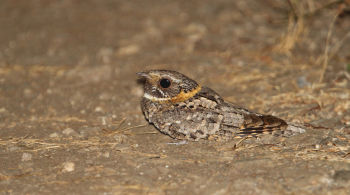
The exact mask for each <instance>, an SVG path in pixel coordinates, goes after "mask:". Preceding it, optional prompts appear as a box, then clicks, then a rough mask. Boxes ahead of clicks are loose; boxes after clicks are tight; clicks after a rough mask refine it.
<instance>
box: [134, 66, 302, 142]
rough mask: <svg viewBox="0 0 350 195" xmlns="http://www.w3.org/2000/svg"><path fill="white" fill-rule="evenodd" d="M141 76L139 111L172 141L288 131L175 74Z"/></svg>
mask: <svg viewBox="0 0 350 195" xmlns="http://www.w3.org/2000/svg"><path fill="white" fill-rule="evenodd" d="M142 74H143V75H144V76H143V77H146V81H145V95H144V98H143V99H142V101H141V107H142V111H143V113H144V114H145V117H146V119H147V120H148V121H149V122H150V123H152V124H154V126H155V127H156V128H157V129H159V131H161V132H162V133H165V134H167V135H169V136H171V137H173V138H176V139H190V140H198V139H207V138H209V137H211V136H214V137H217V136H219V137H225V138H233V137H246V136H248V137H256V136H258V135H261V134H266V133H271V134H285V132H286V131H291V130H290V129H291V128H288V124H287V123H286V122H285V121H284V120H282V119H279V118H277V117H274V116H271V115H262V114H258V113H255V112H251V111H249V110H247V109H244V108H241V107H239V106H236V105H233V104H231V103H228V102H226V101H224V100H223V98H221V97H220V96H219V95H218V94H217V93H216V92H215V91H213V90H212V89H210V88H208V87H201V86H200V85H199V84H197V83H196V82H195V81H194V80H192V79H189V78H188V77H186V76H184V75H182V74H180V73H178V72H175V71H166V70H154V71H149V72H146V73H142ZM164 78H166V79H168V80H171V83H172V84H171V86H170V87H168V88H166V89H164V88H162V87H161V86H160V85H159V80H161V79H164ZM148 80H150V82H149V81H148ZM157 80H158V81H157ZM146 94H147V95H146ZM293 127H294V126H293ZM296 128H297V127H295V128H294V129H293V128H292V131H293V130H295V129H296ZM295 131H296V132H298V131H301V130H300V129H297V130H295Z"/></svg>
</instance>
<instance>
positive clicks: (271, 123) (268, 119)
mask: <svg viewBox="0 0 350 195" xmlns="http://www.w3.org/2000/svg"><path fill="white" fill-rule="evenodd" d="M287 126H288V125H287V123H286V122H285V121H284V120H282V119H280V118H277V117H275V116H271V115H259V114H255V113H251V114H245V115H244V121H243V124H242V125H241V127H240V129H239V131H238V132H237V134H236V135H237V136H240V137H244V136H256V135H258V134H275V133H276V134H277V133H283V132H284V131H285V130H286V128H287Z"/></svg>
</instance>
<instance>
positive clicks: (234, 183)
mask: <svg viewBox="0 0 350 195" xmlns="http://www.w3.org/2000/svg"><path fill="white" fill-rule="evenodd" d="M289 2H290V3H291V4H288V1H279V0H264V1H263V0H260V1H259V0H237V1H229V0H219V1H211V0H204V1H203V0H201V1H200V0H198V1H165V0H163V1H160V0H159V1H156V0H150V1H143V0H139V1H121V0H120V1H117V0H106V1H97V0H84V1H79V0H76V1H72V0H60V1H58V0H57V1H54V0H53V1H46V0H32V1H13V0H2V1H1V2H0V28H1V29H0V193H1V194H53V193H54V194H134V193H135V194H136V193H140V194H349V193H350V143H349V138H350V100H349V99H350V52H349V51H350V14H349V12H350V11H349V1H343V3H339V1H337V2H338V3H332V1H331V0H322V1H316V0H307V1H296V0H295V1H294V0H291V1H289ZM298 2H299V3H298ZM340 2H341V1H340ZM156 68H161V69H172V70H177V71H180V72H182V73H185V74H187V75H188V76H190V77H192V78H194V79H195V80H197V81H199V82H200V83H202V84H203V85H207V86H210V87H211V88H213V89H214V90H216V91H217V92H219V93H220V94H221V95H222V96H223V97H225V98H226V99H227V100H229V101H231V102H234V103H236V104H240V105H242V106H245V107H247V108H249V109H251V110H254V111H257V112H261V113H267V114H273V115H276V116H279V117H281V118H283V119H285V120H287V121H294V122H298V123H305V124H306V125H307V126H308V129H307V132H306V133H305V134H301V135H297V136H293V137H290V138H284V137H271V136H265V137H261V138H259V139H247V140H245V141H243V142H242V143H241V145H239V146H238V147H236V148H234V147H233V146H234V144H235V143H236V142H237V141H238V140H232V141H226V142H224V141H221V142H220V141H213V140H211V141H208V140H201V141H199V142H179V141H178V140H173V139H171V138H169V137H168V136H166V135H163V134H161V133H159V132H158V131H157V130H156V129H155V128H154V127H153V126H151V125H148V124H147V122H146V121H145V119H144V117H143V115H142V113H141V110H140V105H139V104H140V98H141V96H142V88H141V86H140V85H139V84H138V83H137V82H136V80H137V76H136V74H135V73H136V72H139V71H142V70H148V69H156Z"/></svg>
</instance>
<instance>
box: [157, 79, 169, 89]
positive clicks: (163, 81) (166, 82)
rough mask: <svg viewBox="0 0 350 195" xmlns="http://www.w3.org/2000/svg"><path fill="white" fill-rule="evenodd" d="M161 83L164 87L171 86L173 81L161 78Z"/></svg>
mask: <svg viewBox="0 0 350 195" xmlns="http://www.w3.org/2000/svg"><path fill="white" fill-rule="evenodd" d="M159 85H160V86H161V87H163V88H168V87H170V85H171V82H170V80H169V79H161V80H160V81H159Z"/></svg>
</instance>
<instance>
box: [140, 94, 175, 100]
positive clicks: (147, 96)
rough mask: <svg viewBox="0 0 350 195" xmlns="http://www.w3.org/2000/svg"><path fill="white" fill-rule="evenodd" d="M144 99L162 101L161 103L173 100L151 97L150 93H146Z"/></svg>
mask: <svg viewBox="0 0 350 195" xmlns="http://www.w3.org/2000/svg"><path fill="white" fill-rule="evenodd" d="M143 97H144V98H146V99H149V100H151V101H160V102H161V101H169V100H171V98H170V97H169V98H158V97H154V96H153V95H150V94H148V93H144V94H143Z"/></svg>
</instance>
